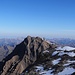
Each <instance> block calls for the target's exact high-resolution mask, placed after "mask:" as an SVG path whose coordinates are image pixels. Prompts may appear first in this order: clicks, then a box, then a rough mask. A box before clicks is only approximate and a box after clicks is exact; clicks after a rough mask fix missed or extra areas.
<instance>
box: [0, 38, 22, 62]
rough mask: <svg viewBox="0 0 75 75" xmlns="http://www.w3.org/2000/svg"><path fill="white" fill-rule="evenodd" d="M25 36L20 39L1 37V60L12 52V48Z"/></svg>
mask: <svg viewBox="0 0 75 75" xmlns="http://www.w3.org/2000/svg"><path fill="white" fill-rule="evenodd" d="M22 40H23V38H18V39H7V38H3V39H0V61H1V60H2V59H3V58H4V57H6V56H7V55H8V54H10V53H11V52H12V50H13V49H14V48H15V47H16V45H17V44H19V43H20V42H21V41H22Z"/></svg>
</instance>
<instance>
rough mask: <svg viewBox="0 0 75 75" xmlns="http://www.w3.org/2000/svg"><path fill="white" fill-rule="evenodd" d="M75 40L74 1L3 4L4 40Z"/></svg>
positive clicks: (1, 0) (6, 0)
mask: <svg viewBox="0 0 75 75" xmlns="http://www.w3.org/2000/svg"><path fill="white" fill-rule="evenodd" d="M27 35H32V36H44V37H53V38H56V37H59V38H75V0H0V37H1V36H4V37H5V36H8V37H10V36H27Z"/></svg>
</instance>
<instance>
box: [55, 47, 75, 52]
mask: <svg viewBox="0 0 75 75" xmlns="http://www.w3.org/2000/svg"><path fill="white" fill-rule="evenodd" d="M74 49H75V48H74V47H70V46H64V47H61V46H60V47H57V48H56V50H64V51H65V50H66V51H71V50H74Z"/></svg>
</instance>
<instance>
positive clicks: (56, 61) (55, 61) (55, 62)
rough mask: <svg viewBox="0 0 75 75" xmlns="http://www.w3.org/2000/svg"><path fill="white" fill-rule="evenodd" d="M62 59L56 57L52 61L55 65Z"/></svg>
mask: <svg viewBox="0 0 75 75" xmlns="http://www.w3.org/2000/svg"><path fill="white" fill-rule="evenodd" d="M60 60H61V58H58V59H56V60H53V61H52V63H53V65H56V64H58V63H59V61H60Z"/></svg>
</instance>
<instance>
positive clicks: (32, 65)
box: [0, 36, 75, 75]
mask: <svg viewBox="0 0 75 75" xmlns="http://www.w3.org/2000/svg"><path fill="white" fill-rule="evenodd" d="M72 49H74V48H72ZM0 75H75V50H71V49H69V50H67V49H65V50H62V49H61V48H56V45H55V44H52V43H50V42H48V41H46V40H43V39H41V38H40V37H31V36H28V37H27V38H25V39H24V41H23V42H22V43H20V44H19V45H17V46H16V47H15V49H14V50H13V52H12V53H11V54H9V55H8V56H7V57H6V58H5V59H3V60H2V62H0Z"/></svg>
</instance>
